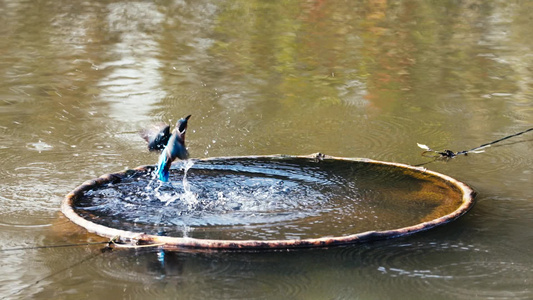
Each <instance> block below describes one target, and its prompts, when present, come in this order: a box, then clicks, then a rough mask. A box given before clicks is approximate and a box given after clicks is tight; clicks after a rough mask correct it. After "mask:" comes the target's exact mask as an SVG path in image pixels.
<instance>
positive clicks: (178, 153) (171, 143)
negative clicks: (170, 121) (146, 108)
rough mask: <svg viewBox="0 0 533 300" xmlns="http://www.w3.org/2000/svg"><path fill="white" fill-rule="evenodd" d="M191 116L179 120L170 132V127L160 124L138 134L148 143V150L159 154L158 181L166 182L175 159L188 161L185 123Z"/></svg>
mask: <svg viewBox="0 0 533 300" xmlns="http://www.w3.org/2000/svg"><path fill="white" fill-rule="evenodd" d="M190 117H191V115H188V116H186V117H184V118H181V119H179V120H178V122H177V123H176V127H174V130H172V133H171V132H170V125H167V124H164V123H160V124H157V125H155V126H153V127H152V128H149V129H145V130H141V131H140V132H139V133H140V135H141V137H142V138H144V139H145V140H146V142H148V150H149V151H152V152H153V151H156V152H161V154H160V155H159V160H158V162H157V169H156V175H157V177H158V178H159V180H161V181H163V182H168V179H169V175H170V174H169V169H170V166H171V165H172V162H173V161H174V160H175V159H176V158H179V159H182V160H185V159H188V158H189V152H188V151H187V148H186V147H185V133H186V131H187V122H188V121H189V118H190Z"/></svg>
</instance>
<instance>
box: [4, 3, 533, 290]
mask: <svg viewBox="0 0 533 300" xmlns="http://www.w3.org/2000/svg"><path fill="white" fill-rule="evenodd" d="M532 11H533V4H532V3H530V2H527V1H526V2H516V3H514V2H508V1H490V2H487V1H477V0H468V1H432V2H427V1H418V0H413V1H395V0H392V1H380V0H365V1H359V2H353V1H320V0H317V1H313V0H301V1H255V0H254V1H241V0H229V1H223V2H220V1H209V0H203V1H171V0H162V1H156V2H153V3H151V2H150V3H148V2H124V1H114V0H106V1H77V0H75V1H46V0H45V1H37V2H35V1H11V0H5V1H1V2H0V21H1V23H2V26H1V27H0V53H1V55H2V60H1V62H0V79H1V80H0V162H1V163H2V168H0V176H1V178H2V183H1V184H0V205H1V206H2V210H1V211H0V238H1V240H2V241H3V243H2V245H1V246H0V248H1V249H6V248H11V247H23V246H32V245H49V244H60V243H72V242H86V241H87V240H94V239H98V238H97V237H94V236H92V235H88V234H87V233H85V232H84V231H82V230H79V229H78V228H77V227H75V226H72V225H71V224H70V223H69V222H67V221H66V220H65V219H64V218H62V217H60V216H59V213H58V211H59V203H60V201H61V199H62V197H63V196H64V194H66V193H67V192H68V191H70V190H72V189H73V188H74V187H75V186H78V185H79V184H80V183H82V182H83V181H85V180H87V179H91V178H94V177H96V176H99V175H101V174H104V173H109V172H118V171H121V170H123V169H126V168H132V167H135V166H137V165H141V164H152V163H155V161H156V160H157V157H155V156H153V155H152V154H151V153H147V152H146V151H145V145H144V143H143V141H142V140H141V139H140V137H138V136H137V134H136V132H137V130H138V129H139V128H142V127H144V126H145V125H147V124H148V123H151V122H156V121H169V120H172V119H173V120H176V119H177V118H179V117H180V116H182V115H185V114H193V115H194V116H195V120H194V122H193V123H191V124H190V128H189V129H190V130H189V133H188V139H189V143H188V144H189V147H190V152H191V156H192V157H202V156H230V155H254V154H257V155H260V154H273V153H282V154H309V153H316V152H323V153H326V154H330V155H336V156H346V157H370V158H374V159H380V160H390V161H399V162H404V163H411V164H417V163H421V162H424V161H425V159H424V158H422V157H420V156H419V154H420V150H419V149H418V148H417V146H416V143H417V142H418V143H423V144H427V145H431V146H432V147H433V148H435V149H452V150H454V151H459V150H464V149H470V148H473V147H475V146H478V145H481V144H483V143H486V142H489V141H492V140H496V139H498V138H501V137H503V136H506V135H509V134H513V133H516V132H519V131H521V130H524V129H526V128H529V127H531V122H532V120H533V110H532V109H531V107H532V104H531V103H532V99H533V94H532V92H531V91H532V89H531V87H532V85H533V83H532V81H533V78H532V75H531V74H532V72H531V65H533V60H532V59H533V56H532V55H531V53H533V51H532V46H533V45H532V43H533V37H532V36H531V32H532V31H531V28H532V24H531V23H532V20H531V17H530V16H531V12H532ZM531 139H532V138H531V136H530V135H528V136H526V135H524V136H522V137H519V138H517V139H516V140H513V141H509V142H508V143H507V142H506V143H502V145H501V146H498V147H491V148H489V149H487V151H486V152H485V153H483V154H478V155H471V156H468V157H460V158H457V159H454V160H452V161H451V162H449V163H432V164H429V165H427V167H428V168H431V169H434V170H436V171H440V172H443V173H446V174H449V175H452V176H453V177H457V178H458V179H460V180H462V181H465V182H467V183H469V184H471V185H473V186H474V187H475V188H476V189H477V191H478V192H479V197H478V204H477V205H476V207H474V209H473V210H472V211H471V212H470V213H469V214H468V215H466V216H465V217H464V218H462V219H460V220H458V221H457V222H454V223H452V224H449V225H447V226H445V227H443V228H439V229H437V230H432V231H429V232H426V233H423V234H420V235H416V236H413V237H410V238H408V239H402V240H390V241H384V242H380V243H377V244H372V245H360V246H357V247H346V248H341V249H336V250H318V251H296V252H288V253H287V252H280V253H268V254H264V253H250V254H248V255H243V256H239V255H237V254H233V253H231V254H228V253H208V254H196V253H192V254H191V253H187V254H176V256H177V258H173V257H168V258H167V256H165V259H168V260H172V261H174V262H175V263H174V265H176V266H177V267H171V266H173V264H172V263H171V262H169V263H168V264H166V265H164V266H161V264H160V261H159V260H158V259H160V258H161V257H160V256H159V258H158V256H157V253H152V252H149V253H144V252H142V253H136V252H133V253H132V252H129V251H125V252H112V253H108V254H105V255H99V256H97V257H95V258H93V259H92V260H90V261H88V262H86V263H84V264H81V265H79V266H77V267H74V268H72V269H70V270H69V271H65V272H60V271H61V270H62V269H64V268H68V267H69V266H70V265H72V264H75V263H76V262H78V261H81V260H82V259H84V258H85V257H86V256H88V255H91V254H93V253H94V252H95V251H96V252H97V251H98V249H95V248H94V247H93V248H91V247H82V248H69V249H65V248H61V249H59V248H58V249H36V250H26V251H22V252H9V253H8V252H2V253H1V254H0V270H1V271H2V272H1V273H0V274H2V275H0V282H1V283H2V284H0V296H4V295H10V294H12V293H13V291H15V292H16V291H19V292H16V293H17V296H15V297H19V298H31V297H33V298H52V297H54V298H57V297H59V298H64V297H69V296H68V295H70V294H72V295H75V296H79V295H91V297H92V298H98V297H109V296H110V295H111V296H114V295H121V296H122V297H126V298H127V297H135V296H134V295H141V296H139V297H142V296H145V298H146V297H150V296H151V295H157V296H158V298H167V297H172V298H175V297H180V296H181V297H183V298H186V299H190V298H195V297H197V298H206V297H214V298H268V297H270V296H269V295H273V296H271V297H272V298H275V297H277V298H313V297H314V298H331V297H333V298H356V297H361V298H391V297H395V298H406V299H412V298H413V297H415V298H416V297H420V298H432V299H461V298H462V299H473V298H474V299H475V298H509V299H511V298H512V299H521V298H522V299H527V298H532V297H533V290H532V289H531V286H532V285H531V281H532V280H533V277H532V276H531V274H530V273H531V272H527V266H530V265H531V259H532V257H531V253H529V252H528V251H524V249H530V248H531V247H532V246H533V245H532V244H531V239H530V236H528V233H527V232H528V231H527V230H526V229H527V228H531V226H532V224H531V217H530V212H531V211H533V203H532V202H531V196H530V195H531V194H532V193H533V190H532V187H531V182H532V180H533V173H532V172H531V166H532V165H533V161H532V158H533V155H532V154H533V153H532V149H533V148H532V147H531ZM114 258H115V259H116V260H114ZM153 265H156V266H157V268H156V269H154V270H152V269H150V270H152V271H149V272H148V271H146V269H142V268H140V267H139V269H135V268H136V266H153ZM167 266H168V267H167ZM483 270H484V271H483ZM54 274H55V275H54ZM181 274H183V275H181ZM43 278H45V279H43ZM137 280H140V281H141V282H142V284H139V281H137ZM399 291H401V292H399ZM413 293H414V294H413ZM177 295H179V296H177Z"/></svg>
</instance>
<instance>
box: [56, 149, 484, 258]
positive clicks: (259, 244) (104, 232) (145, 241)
mask: <svg viewBox="0 0 533 300" xmlns="http://www.w3.org/2000/svg"><path fill="white" fill-rule="evenodd" d="M242 158H274V159H276V158H279V159H284V158H304V159H306V158H307V159H315V160H322V159H333V160H344V161H350V162H363V163H371V164H380V165H387V166H394V167H397V168H404V169H410V170H413V171H416V172H420V173H422V174H430V175H432V176H435V177H438V178H440V179H441V180H443V181H444V182H447V183H449V184H450V185H451V186H453V187H455V188H457V189H459V190H460V191H461V194H462V203H461V205H460V206H459V207H458V208H457V209H456V210H454V211H453V212H451V213H449V214H447V215H443V216H441V217H439V218H436V219H433V220H431V221H427V222H422V223H419V224H416V225H411V226H407V227H402V228H397V229H391V230H381V231H366V232H361V233H356V234H351V235H346V236H339V237H331V236H328V237H321V238H308V239H287V240H215V239H199V238H189V237H170V236H157V235H152V234H146V233H140V232H132V231H126V230H120V229H115V228H111V227H107V226H104V225H100V224H96V223H94V222H91V221H89V220H87V219H84V218H83V217H81V216H80V215H79V214H77V213H76V212H75V211H74V208H73V205H74V202H75V200H76V199H77V197H78V196H80V195H81V194H82V192H84V191H86V190H89V189H91V188H93V187H95V186H99V185H102V184H105V183H108V182H117V181H120V180H122V178H124V177H126V176H129V175H131V174H133V173H136V172H146V171H151V170H153V169H154V166H150V165H148V166H140V167H137V168H135V169H133V170H127V171H124V172H119V173H111V174H105V175H102V176H100V177H98V178H96V179H93V180H88V181H86V182H84V183H82V184H81V185H80V186H78V187H77V188H75V189H74V190H73V191H72V192H70V193H69V194H67V195H66V196H65V198H64V200H63V201H62V203H61V211H62V213H63V214H64V215H65V216H66V217H67V218H68V219H70V220H71V221H72V222H73V223H75V224H77V225H79V226H81V227H83V228H85V229H86V230H87V231H89V232H92V233H95V234H97V235H100V236H103V237H107V238H113V239H115V240H116V241H117V242H121V243H128V244H134V245H149V244H158V245H160V247H162V248H163V249H165V250H179V249H188V248H189V249H191V248H192V249H228V250H230V249H234V250H238V249H288V248H310V247H326V246H335V245H345V244H353V243H360V242H367V241H374V240H380V239H387V238H394V237H400V236H406V235H410V234H413V233H416V232H420V231H424V230H428V229H431V228H433V227H436V226H439V225H443V224H446V223H449V222H451V221H454V220H455V219H457V218H459V217H460V216H462V215H464V214H465V213H466V212H468V210H469V209H470V208H472V206H473V205H474V203H475V201H474V199H475V195H476V193H475V191H474V190H473V189H472V188H471V187H469V186H468V185H467V184H465V183H463V182H460V181H458V180H456V179H454V178H452V177H450V176H447V175H444V174H441V173H437V172H434V171H430V170H427V169H426V168H422V167H414V166H410V165H406V164H401V163H394V162H384V161H378V160H372V159H368V158H345V157H334V156H328V155H323V154H321V153H317V154H311V155H303V156H295V155H263V156H228V157H212V158H204V159H197V161H210V160H225V159H227V160H229V159H242Z"/></svg>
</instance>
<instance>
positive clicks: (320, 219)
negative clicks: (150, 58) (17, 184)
mask: <svg viewBox="0 0 533 300" xmlns="http://www.w3.org/2000/svg"><path fill="white" fill-rule="evenodd" d="M153 170H154V167H153V166H141V167H138V168H136V169H133V170H127V171H125V172H121V173H113V174H106V175H103V176H101V177H99V178H96V179H94V180H89V181H87V182H85V183H83V184H82V185H80V186H78V187H77V188H76V189H74V191H72V192H71V193H69V194H68V195H67V196H66V197H65V199H64V200H63V202H62V206H61V209H62V212H63V213H64V214H65V216H67V217H68V218H69V219H70V220H71V221H72V222H74V223H75V224H77V225H79V226H82V227H84V228H85V229H87V230H88V231H90V232H93V233H96V234H98V235H100V236H103V237H108V238H116V239H117V240H118V241H120V242H124V243H131V244H136V245H149V244H158V245H160V247H162V248H163V249H166V250H180V249H185V248H203V249H283V248H298V247H325V246H334V245H342V244H351V243H358V242H367V241H373V240H378V239H386V238H393V237H399V236H405V235H409V234H413V233H416V232H420V231H423V230H427V229H430V228H433V227H435V226H439V225H442V224H445V223H448V222H450V221H453V220H455V219H457V218H458V217H460V216H462V215H463V214H465V213H466V212H467V211H468V210H469V209H470V208H471V207H472V206H473V205H474V197H475V192H474V191H473V190H472V189H471V188H470V187H469V186H468V185H466V184H464V183H462V182H459V181H457V180H455V179H453V178H451V177H449V176H446V175H443V174H439V173H436V172H433V171H429V170H427V169H425V168H419V167H413V166H409V165H404V164H399V163H391V162H382V161H376V160H371V159H366V158H341V157H331V156H325V155H322V154H313V155H309V156H284V155H272V156H245V157H219V158H207V159H194V160H189V161H187V162H179V163H176V164H174V165H173V168H172V169H171V182H170V183H164V184H162V183H160V182H159V181H158V180H154V179H153V175H152V173H153Z"/></svg>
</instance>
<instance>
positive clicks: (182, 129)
mask: <svg viewBox="0 0 533 300" xmlns="http://www.w3.org/2000/svg"><path fill="white" fill-rule="evenodd" d="M190 117H191V115H188V116H186V117H185V118H183V119H180V120H179V121H178V131H179V133H180V134H182V135H183V134H185V131H186V130H187V122H188V121H189V118H190Z"/></svg>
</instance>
